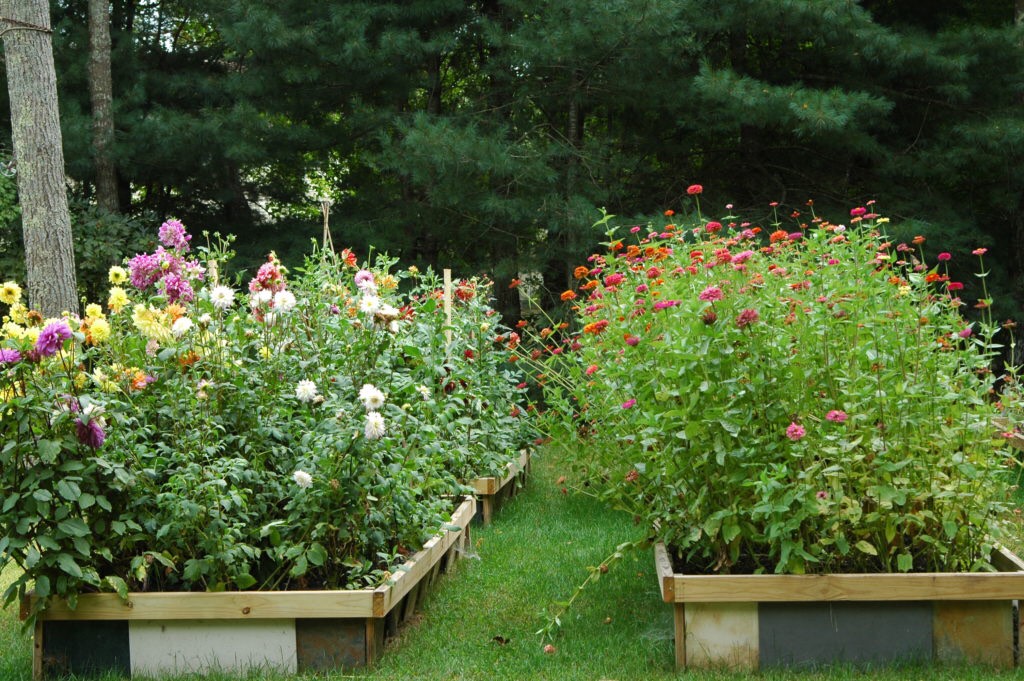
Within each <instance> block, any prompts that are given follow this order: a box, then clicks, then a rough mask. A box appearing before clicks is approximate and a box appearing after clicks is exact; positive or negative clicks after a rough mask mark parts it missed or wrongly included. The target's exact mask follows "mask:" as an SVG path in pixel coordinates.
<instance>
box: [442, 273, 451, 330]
mask: <svg viewBox="0 0 1024 681" xmlns="http://www.w3.org/2000/svg"><path fill="white" fill-rule="evenodd" d="M444 319H445V325H446V326H447V327H448V328H447V329H445V331H444V338H445V342H447V344H448V345H451V344H452V271H451V270H450V269H448V268H445V270H444Z"/></svg>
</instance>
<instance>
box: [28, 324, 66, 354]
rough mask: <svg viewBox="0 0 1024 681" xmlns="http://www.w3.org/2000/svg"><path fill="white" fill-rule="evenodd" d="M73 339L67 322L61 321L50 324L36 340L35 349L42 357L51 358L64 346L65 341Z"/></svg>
mask: <svg viewBox="0 0 1024 681" xmlns="http://www.w3.org/2000/svg"><path fill="white" fill-rule="evenodd" d="M69 338H71V329H70V328H69V327H68V324H67V322H65V321H63V320H61V321H57V322H50V323H49V324H47V325H46V328H44V329H43V330H42V331H40V332H39V337H38V338H36V345H35V349H36V352H38V353H39V355H40V356H41V357H49V356H51V355H54V354H56V353H57V351H58V350H60V349H61V347H62V346H63V345H64V341H66V340H68V339H69Z"/></svg>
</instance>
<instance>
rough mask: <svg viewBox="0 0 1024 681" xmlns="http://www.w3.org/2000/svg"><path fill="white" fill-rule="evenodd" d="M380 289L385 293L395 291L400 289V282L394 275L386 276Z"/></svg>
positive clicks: (382, 278) (381, 280)
mask: <svg viewBox="0 0 1024 681" xmlns="http://www.w3.org/2000/svg"><path fill="white" fill-rule="evenodd" d="M380 287H381V288H382V289H383V290H385V291H393V290H395V289H396V288H398V280H397V279H395V277H394V275H391V274H385V275H384V276H383V277H381V278H380Z"/></svg>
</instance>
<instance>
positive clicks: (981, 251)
mask: <svg viewBox="0 0 1024 681" xmlns="http://www.w3.org/2000/svg"><path fill="white" fill-rule="evenodd" d="M986 253H988V249H987V248H975V249H974V250H973V251H971V255H985V254H986Z"/></svg>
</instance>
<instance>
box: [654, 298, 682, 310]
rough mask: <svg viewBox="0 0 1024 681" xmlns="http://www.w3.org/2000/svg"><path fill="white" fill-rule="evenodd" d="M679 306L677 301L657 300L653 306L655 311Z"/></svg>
mask: <svg viewBox="0 0 1024 681" xmlns="http://www.w3.org/2000/svg"><path fill="white" fill-rule="evenodd" d="M677 305H679V301H678V300H659V301H658V302H656V303H655V304H654V309H655V310H664V309H667V308H670V307H676V306H677Z"/></svg>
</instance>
